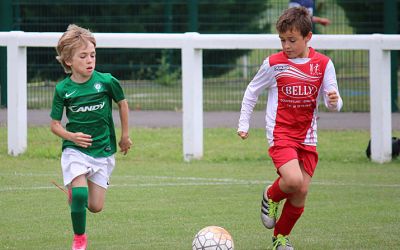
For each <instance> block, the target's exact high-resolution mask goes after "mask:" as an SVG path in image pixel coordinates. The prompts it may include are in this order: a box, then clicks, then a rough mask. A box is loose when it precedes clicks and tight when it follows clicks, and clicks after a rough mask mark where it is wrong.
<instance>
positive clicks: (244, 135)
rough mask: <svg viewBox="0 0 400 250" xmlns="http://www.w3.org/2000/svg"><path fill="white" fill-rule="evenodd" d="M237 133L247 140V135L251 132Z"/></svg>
mask: <svg viewBox="0 0 400 250" xmlns="http://www.w3.org/2000/svg"><path fill="white" fill-rule="evenodd" d="M237 134H238V136H240V138H242V140H245V139H247V137H249V133H247V132H243V131H238V132H237Z"/></svg>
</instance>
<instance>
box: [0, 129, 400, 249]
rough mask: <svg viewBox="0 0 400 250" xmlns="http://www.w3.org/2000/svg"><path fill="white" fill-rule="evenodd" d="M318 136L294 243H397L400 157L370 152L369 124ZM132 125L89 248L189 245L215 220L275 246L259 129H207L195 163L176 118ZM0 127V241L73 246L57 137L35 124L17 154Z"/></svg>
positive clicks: (239, 241) (93, 219)
mask: <svg viewBox="0 0 400 250" xmlns="http://www.w3.org/2000/svg"><path fill="white" fill-rule="evenodd" d="M396 133H397V134H396ZM399 134H400V133H399V131H396V132H395V135H397V136H399ZM319 136H320V137H319V142H320V143H319V152H320V163H319V165H318V168H317V171H316V174H315V177H314V178H313V184H312V186H311V189H310V192H309V198H308V203H307V206H306V209H305V212H304V214H303V216H302V218H301V219H300V220H299V221H298V223H297V225H296V227H295V229H294V230H293V232H292V235H291V237H290V238H291V241H292V243H293V244H294V246H295V247H296V249H399V246H400V238H399V237H398V235H400V227H399V226H400V160H395V161H393V162H391V163H389V164H383V165H380V164H374V163H371V162H370V161H369V160H368V159H366V157H365V147H366V144H367V142H368V139H369V134H368V132H367V131H341V132H337V131H320V133H319ZM132 137H133V138H134V142H135V147H134V149H133V151H132V152H130V154H129V155H127V156H122V155H120V154H118V155H117V168H116V170H115V172H114V173H113V176H112V179H111V185H112V186H111V188H110V189H109V191H108V193H107V200H106V205H105V208H104V210H103V211H102V212H101V213H99V214H90V213H88V217H87V220H88V222H87V233H88V236H89V248H88V249H96V250H101V249H107V250H108V249H139V250H141V249H144V250H146V249H150V250H153V249H182V250H184V249H185V250H187V249H191V242H192V239H193V236H194V235H195V233H196V232H197V231H198V230H200V229H201V228H203V227H205V226H208V225H219V226H222V227H224V228H226V229H227V230H228V231H229V232H230V233H231V234H232V236H233V238H234V241H235V246H236V248H235V249H236V250H251V249H270V237H271V234H272V231H268V230H266V229H265V228H264V227H263V226H262V224H261V222H260V219H259V211H260V197H261V192H262V190H263V188H264V186H265V184H267V183H270V182H271V181H273V180H274V179H275V178H276V174H275V172H274V167H273V165H272V163H271V161H270V160H269V158H268V156H267V155H266V147H265V139H264V131H263V130H261V129H259V130H253V131H251V136H250V137H249V139H248V140H247V141H241V140H240V139H239V138H238V137H237V136H236V135H235V131H234V129H206V130H205V157H204V159H203V160H200V161H193V162H190V163H185V162H183V161H182V156H181V154H182V152H181V130H180V129H178V128H176V129H172V128H171V129H133V130H132ZM0 139H1V142H0V166H1V167H0V197H1V198H0V211H1V213H0V249H18V250H20V249H52V250H54V249H69V248H70V244H71V239H72V232H71V231H72V229H71V222H70V219H69V216H70V215H69V208H68V206H67V203H66V197H65V195H64V194H63V193H62V192H61V191H59V190H58V189H57V188H55V187H54V186H53V185H52V184H51V181H52V180H55V181H56V182H58V183H61V182H62V181H61V180H62V179H61V174H60V164H59V156H60V142H59V140H58V139H57V138H56V137H55V136H53V135H51V133H50V132H49V129H48V128H37V127H36V128H32V127H31V128H29V146H28V151H27V153H26V154H24V155H22V156H20V157H11V156H8V155H7V153H6V152H7V148H6V141H7V140H6V128H5V127H0Z"/></svg>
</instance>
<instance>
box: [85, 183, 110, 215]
mask: <svg viewBox="0 0 400 250" xmlns="http://www.w3.org/2000/svg"><path fill="white" fill-rule="evenodd" d="M88 187H89V204H88V209H89V211H90V212H92V213H98V212H100V211H101V210H102V209H103V206H104V200H105V197H106V191H107V189H106V188H104V187H101V186H99V185H97V184H96V183H94V182H92V181H90V180H88Z"/></svg>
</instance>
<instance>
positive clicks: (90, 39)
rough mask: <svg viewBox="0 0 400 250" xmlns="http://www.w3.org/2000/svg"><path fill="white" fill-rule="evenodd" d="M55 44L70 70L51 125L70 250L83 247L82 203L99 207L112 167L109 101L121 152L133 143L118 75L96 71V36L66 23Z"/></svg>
mask: <svg viewBox="0 0 400 250" xmlns="http://www.w3.org/2000/svg"><path fill="white" fill-rule="evenodd" d="M56 49H57V54H58V56H57V60H58V61H59V62H60V63H61V65H62V66H63V68H64V71H65V73H67V74H69V75H68V76H67V77H66V78H65V79H64V80H62V81H61V82H59V83H58V84H57V85H56V88H55V91H54V98H53V104H52V108H51V114H50V116H51V118H52V121H51V125H50V127H51V131H52V132H53V133H54V134H56V135H57V136H59V137H61V138H62V139H63V141H62V155H61V168H62V174H63V179H64V185H65V186H66V187H67V189H68V201H69V203H70V207H71V220H72V228H73V231H74V239H73V243H72V250H85V249H86V247H87V236H86V233H85V231H86V208H88V209H89V211H90V212H93V213H97V212H100V211H101V210H102V209H103V205H104V200H105V194H106V190H107V188H108V185H109V178H110V175H111V173H112V171H113V169H114V167H115V157H114V154H115V152H116V151H117V145H116V134H115V129H114V122H113V117H112V102H113V101H114V102H116V103H117V104H118V108H119V116H120V119H121V138H120V140H119V143H118V145H119V147H120V149H121V152H123V153H124V154H126V153H128V151H129V149H130V147H131V145H132V142H131V139H130V138H129V131H128V130H129V127H128V115H129V110H128V102H127V101H126V99H125V96H124V92H123V90H122V88H121V86H120V84H119V82H118V80H117V79H115V78H114V77H113V76H112V75H111V74H108V73H100V72H97V71H96V70H95V66H96V40H95V38H94V36H93V34H92V33H91V32H90V31H89V30H87V29H83V28H81V27H79V26H76V25H73V24H72V25H69V26H68V29H67V31H66V32H65V33H64V34H63V35H62V36H61V38H60V40H59V41H58V45H57V48H56ZM64 111H65V114H66V117H67V119H68V123H67V124H66V127H65V128H64V127H63V126H62V124H61V119H62V116H63V112H64Z"/></svg>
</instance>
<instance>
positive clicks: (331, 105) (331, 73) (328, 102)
mask: <svg viewBox="0 0 400 250" xmlns="http://www.w3.org/2000/svg"><path fill="white" fill-rule="evenodd" d="M322 95H323V99H324V103H325V106H326V107H327V108H328V109H329V110H330V111H340V109H341V108H342V106H343V100H342V98H341V97H340V94H339V88H338V84H337V80H336V72H335V67H334V66H333V63H332V61H329V63H328V65H327V66H326V69H325V75H324V79H323V82H322Z"/></svg>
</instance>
